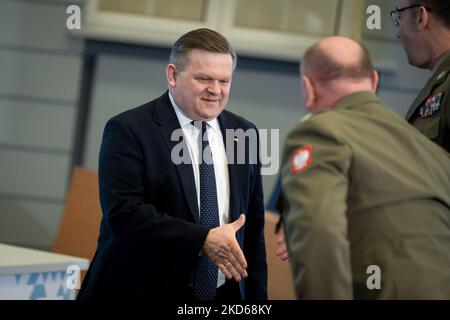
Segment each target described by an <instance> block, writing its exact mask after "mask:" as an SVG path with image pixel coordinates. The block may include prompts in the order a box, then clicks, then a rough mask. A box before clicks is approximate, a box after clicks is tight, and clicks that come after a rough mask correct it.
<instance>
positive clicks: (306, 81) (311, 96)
mask: <svg viewBox="0 0 450 320" xmlns="http://www.w3.org/2000/svg"><path fill="white" fill-rule="evenodd" d="M302 80H303V91H304V101H305V105H306V108H307V109H308V110H309V111H311V110H313V109H314V104H315V101H316V95H317V94H316V89H315V87H314V84H313V82H312V80H311V78H309V77H308V76H303V78H302Z"/></svg>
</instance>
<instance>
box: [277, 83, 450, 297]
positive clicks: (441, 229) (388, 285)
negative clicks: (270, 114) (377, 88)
mask: <svg viewBox="0 0 450 320" xmlns="http://www.w3.org/2000/svg"><path fill="white" fill-rule="evenodd" d="M305 150H306V152H305ZM308 150H310V152H309V156H308ZM282 189H283V193H282V204H283V208H284V209H283V210H284V211H283V214H284V215H285V217H284V219H285V233H286V239H287V245H288V250H289V254H290V263H291V268H292V271H293V279H294V286H295V291H296V294H297V297H298V298H299V299H353V298H355V299H410V298H411V299H416V298H417V299H422V298H443V299H450V161H449V160H448V154H447V153H446V152H445V151H444V150H443V149H442V148H440V147H439V146H438V145H436V144H435V143H433V142H431V141H430V140H429V139H427V138H426V137H425V136H424V135H422V134H421V133H420V132H419V131H417V130H416V129H415V128H414V127H412V126H411V125H409V124H408V123H407V122H406V121H405V120H404V119H402V118H401V117H399V116H397V115H396V114H395V113H394V112H393V111H391V110H389V109H388V108H386V107H384V106H382V105H381V102H380V101H379V99H378V98H377V97H376V96H375V95H374V94H372V93H371V92H357V93H353V94H350V95H348V96H346V97H344V98H343V99H341V100H340V101H339V102H338V103H337V104H336V105H335V106H334V107H333V108H332V109H330V110H328V111H323V112H319V113H315V114H314V115H312V116H311V117H310V118H309V119H307V120H306V121H304V122H302V123H300V124H299V125H298V126H297V127H296V128H295V129H294V130H293V131H292V132H291V133H290V134H289V135H288V137H287V139H286V142H285V146H284V151H283V168H282ZM377 268H379V270H377ZM378 271H379V272H378ZM378 281H379V283H378Z"/></svg>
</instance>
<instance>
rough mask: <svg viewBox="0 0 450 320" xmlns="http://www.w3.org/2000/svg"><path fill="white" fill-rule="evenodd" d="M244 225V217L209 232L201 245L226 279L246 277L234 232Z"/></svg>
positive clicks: (244, 266)
mask: <svg viewBox="0 0 450 320" xmlns="http://www.w3.org/2000/svg"><path fill="white" fill-rule="evenodd" d="M244 223H245V215H243V214H241V216H240V217H239V219H237V220H236V221H234V222H233V223H229V224H225V225H223V226H220V227H217V228H214V229H211V230H209V233H208V236H207V237H206V240H205V243H204V245H203V252H204V253H206V254H207V255H208V257H209V259H210V260H211V261H212V262H213V263H214V264H215V265H216V266H217V267H218V268H219V269H220V270H221V271H222V272H223V273H224V275H225V276H226V277H227V278H228V279H231V278H234V280H236V281H240V280H241V278H242V277H243V278H246V277H247V271H246V269H247V261H246V260H245V257H244V253H243V252H242V250H241V247H239V244H238V242H237V241H236V231H238V230H239V229H240V228H241V227H242V226H243V225H244Z"/></svg>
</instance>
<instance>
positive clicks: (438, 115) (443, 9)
mask: <svg viewBox="0 0 450 320" xmlns="http://www.w3.org/2000/svg"><path fill="white" fill-rule="evenodd" d="M391 17H392V21H393V22H394V24H395V25H396V26H397V27H398V31H397V37H398V38H399V39H400V41H401V43H402V45H403V48H404V49H405V51H406V54H407V56H408V61H409V63H410V64H411V65H413V66H416V67H418V68H422V69H429V70H431V71H432V73H433V74H432V75H431V77H430V79H429V80H428V82H427V83H426V84H425V86H424V87H423V89H422V91H421V92H420V93H419V95H418V96H417V98H416V99H415V100H414V102H413V104H412V105H411V107H410V108H409V111H408V113H407V114H406V120H407V121H408V122H410V123H411V124H412V125H413V126H414V127H416V128H417V129H418V130H419V131H420V132H422V133H423V134H424V135H425V136H427V137H428V138H429V139H430V140H432V141H434V142H436V143H437V144H439V145H440V146H441V147H443V148H444V149H445V150H447V151H448V152H450V98H449V95H450V1H448V0H447V1H442V0H398V1H397V8H396V10H394V11H392V12H391Z"/></svg>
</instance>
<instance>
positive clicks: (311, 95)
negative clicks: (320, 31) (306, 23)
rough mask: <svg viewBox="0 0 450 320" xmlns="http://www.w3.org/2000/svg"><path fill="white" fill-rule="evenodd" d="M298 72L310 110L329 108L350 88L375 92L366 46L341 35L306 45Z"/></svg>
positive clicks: (354, 90)
mask: <svg viewBox="0 0 450 320" xmlns="http://www.w3.org/2000/svg"><path fill="white" fill-rule="evenodd" d="M301 73H302V76H303V84H304V89H305V104H306V107H307V108H308V110H309V111H310V112H314V111H319V110H321V109H326V108H330V107H332V106H333V105H334V104H335V103H336V102H337V101H338V100H339V99H341V98H342V97H344V96H346V95H348V94H351V93H354V92H358V91H372V92H375V90H376V87H377V85H378V74H377V73H376V71H375V70H374V69H373V66H372V62H371V61H370V56H369V53H368V51H367V49H366V48H364V47H363V46H361V45H360V44H358V43H356V42H355V41H353V40H351V39H349V38H345V37H329V38H325V39H324V40H322V41H320V42H319V43H317V44H315V45H314V46H312V47H311V48H309V49H308V50H307V51H306V53H305V55H304V56H303V59H302V62H301Z"/></svg>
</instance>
